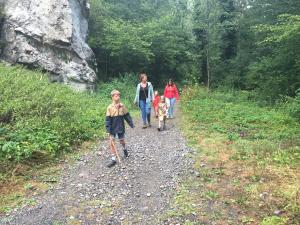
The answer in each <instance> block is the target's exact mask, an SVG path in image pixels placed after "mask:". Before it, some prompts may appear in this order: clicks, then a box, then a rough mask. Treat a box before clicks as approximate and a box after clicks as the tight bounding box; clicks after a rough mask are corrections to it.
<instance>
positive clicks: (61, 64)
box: [0, 0, 96, 90]
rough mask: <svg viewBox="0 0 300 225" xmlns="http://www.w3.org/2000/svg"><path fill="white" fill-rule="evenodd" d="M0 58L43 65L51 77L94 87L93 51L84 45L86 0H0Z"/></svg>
mask: <svg viewBox="0 0 300 225" xmlns="http://www.w3.org/2000/svg"><path fill="white" fill-rule="evenodd" d="M1 1H2V5H3V7H2V8H3V12H4V19H3V21H2V24H1V43H2V45H1V46H2V50H1V58H2V59H3V60H5V61H8V62H10V63H20V64H24V65H27V66H29V67H30V68H42V69H43V70H45V71H47V72H48V73H49V78H50V80H52V81H59V82H63V83H66V84H68V85H70V86H72V87H73V88H75V89H76V90H89V89H93V87H94V84H95V81H96V74H95V72H94V70H93V69H92V68H91V67H90V65H92V66H93V64H94V62H95V60H94V54H93V52H92V50H91V49H90V47H89V46H88V45H87V43H86V41H87V34H88V21H87V18H88V16H89V5H88V3H87V1H86V0H42V1H41V0H0V4H1Z"/></svg>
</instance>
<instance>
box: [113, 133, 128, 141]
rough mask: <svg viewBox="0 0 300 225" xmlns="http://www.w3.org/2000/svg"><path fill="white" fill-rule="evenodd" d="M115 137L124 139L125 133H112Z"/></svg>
mask: <svg viewBox="0 0 300 225" xmlns="http://www.w3.org/2000/svg"><path fill="white" fill-rule="evenodd" d="M111 136H113V137H114V138H116V137H118V139H119V140H124V138H125V133H117V134H111Z"/></svg>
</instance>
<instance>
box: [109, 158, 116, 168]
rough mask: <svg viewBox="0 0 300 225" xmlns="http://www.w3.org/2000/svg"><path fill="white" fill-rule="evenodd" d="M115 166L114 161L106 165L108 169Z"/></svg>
mask: <svg viewBox="0 0 300 225" xmlns="http://www.w3.org/2000/svg"><path fill="white" fill-rule="evenodd" d="M116 164H117V162H116V160H111V162H110V163H109V164H108V165H107V167H108V168H111V167H113V166H115V165H116Z"/></svg>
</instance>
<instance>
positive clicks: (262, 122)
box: [181, 86, 300, 164]
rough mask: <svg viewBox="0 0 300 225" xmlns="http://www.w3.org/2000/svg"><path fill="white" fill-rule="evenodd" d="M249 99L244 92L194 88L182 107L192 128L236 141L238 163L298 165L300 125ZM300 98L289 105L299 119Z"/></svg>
mask: <svg viewBox="0 0 300 225" xmlns="http://www.w3.org/2000/svg"><path fill="white" fill-rule="evenodd" d="M248 96H249V94H248V93H245V92H232V93H229V92H227V93H224V92H221V91H218V90H216V91H214V92H207V90H206V89H204V88H202V87H200V86H194V87H191V88H188V89H186V90H185V92H184V94H183V97H182V101H181V106H182V110H183V113H184V114H186V115H187V116H188V118H189V121H191V123H193V127H197V129H199V130H205V131H206V132H210V133H220V134H222V135H224V136H225V137H227V139H228V141H236V147H237V152H236V156H237V157H238V158H239V159H246V158H253V159H254V158H255V159H257V160H265V159H270V160H271V161H273V162H276V163H280V164H289V163H292V162H293V163H298V162H299V161H300V152H299V148H298V146H299V144H300V135H299V134H300V124H299V123H298V122H297V121H296V120H295V119H294V118H293V117H291V116H290V115H289V114H288V113H286V112H285V111H283V110H282V109H278V108H271V107H260V106H258V105H257V104H256V103H255V102H252V101H249V100H247V99H248ZM298 98H299V97H297V98H295V99H294V100H293V102H292V103H287V104H288V105H289V106H290V107H289V108H288V110H289V111H290V112H291V114H292V113H294V116H296V115H299V114H297V112H298V111H297V110H299V105H300V104H299V99H298ZM292 109H294V111H293V110H292ZM195 129H196V128H195ZM279 146H281V147H279Z"/></svg>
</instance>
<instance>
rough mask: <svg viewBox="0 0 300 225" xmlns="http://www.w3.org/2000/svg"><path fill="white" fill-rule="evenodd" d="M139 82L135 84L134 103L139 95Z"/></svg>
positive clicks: (136, 102)
mask: <svg viewBox="0 0 300 225" xmlns="http://www.w3.org/2000/svg"><path fill="white" fill-rule="evenodd" d="M139 85H140V84H138V85H137V87H136V92H135V98H134V104H138V97H139V94H140V93H139V92H140V90H139V89H140V86H139Z"/></svg>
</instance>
